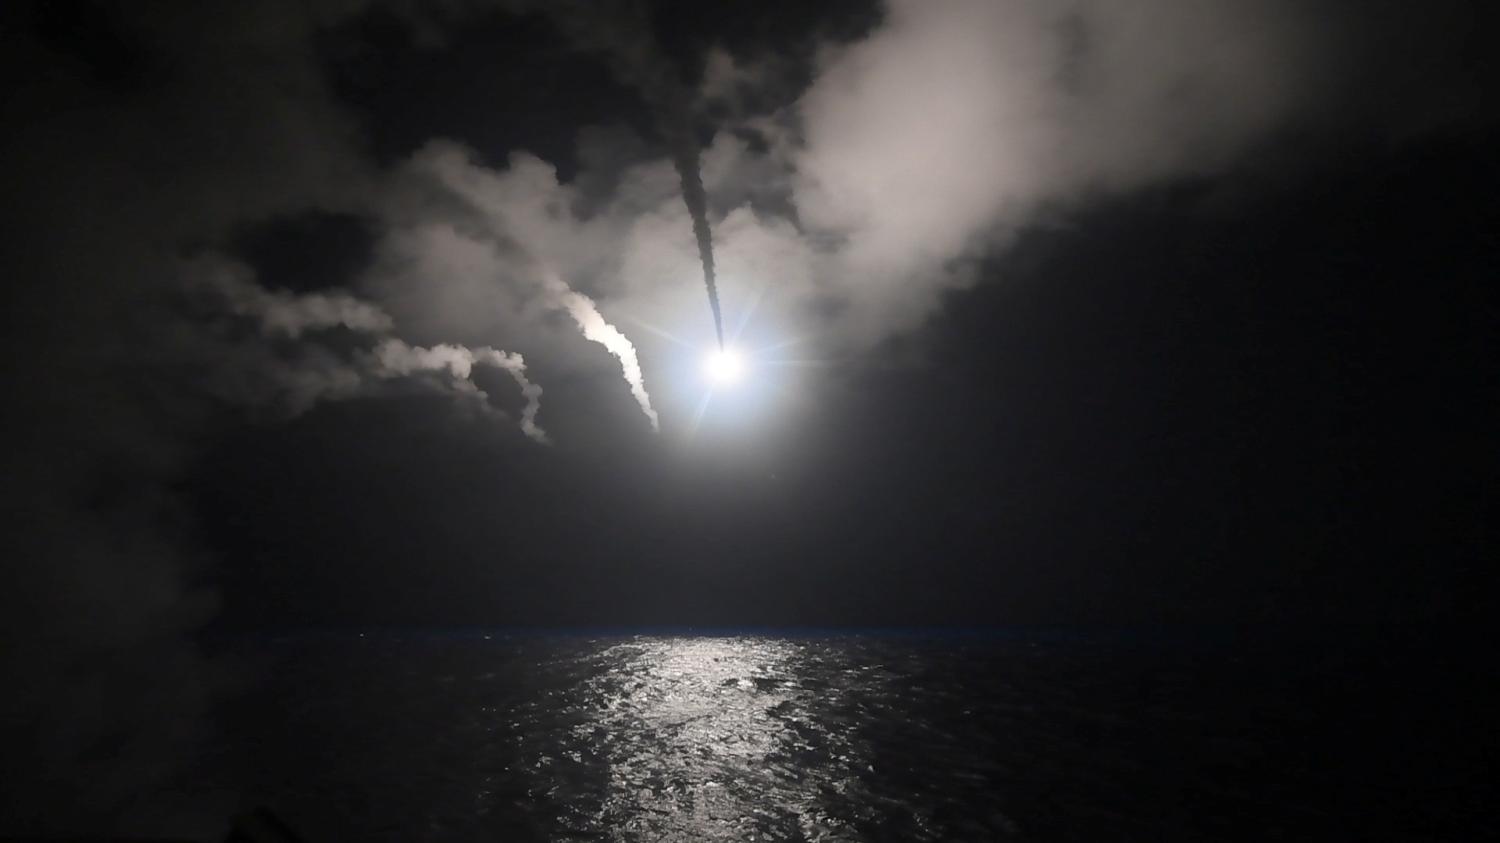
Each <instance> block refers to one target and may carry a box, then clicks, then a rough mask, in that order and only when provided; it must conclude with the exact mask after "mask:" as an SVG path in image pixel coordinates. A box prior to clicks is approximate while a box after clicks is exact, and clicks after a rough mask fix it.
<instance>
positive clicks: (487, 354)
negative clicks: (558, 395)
mask: <svg viewBox="0 0 1500 843" xmlns="http://www.w3.org/2000/svg"><path fill="white" fill-rule="evenodd" d="M373 357H374V360H375V362H376V369H375V374H376V376H378V377H401V376H404V375H410V374H413V373H415V372H440V371H444V370H446V371H447V372H448V373H449V374H450V375H452V376H453V378H454V381H455V387H456V388H457V389H459V390H460V391H464V392H470V393H473V394H474V395H475V396H476V397H478V398H480V399H484V398H485V397H486V396H485V394H484V392H483V391H482V390H480V389H479V387H477V386H475V385H474V382H473V381H472V380H470V375H472V374H473V371H474V367H475V366H476V365H489V366H494V367H495V368H497V369H504V370H505V371H506V372H509V373H510V376H511V378H512V379H514V380H515V382H516V385H517V386H519V387H520V388H521V395H523V396H525V398H526V406H525V408H524V409H522V410H521V432H522V433H524V434H526V436H528V437H529V438H531V439H532V440H534V441H536V442H539V443H541V444H544V445H546V444H549V443H550V442H551V440H550V439H549V438H548V437H547V432H546V431H544V430H542V428H541V426H539V425H538V424H537V423H536V416H537V413H538V412H539V411H540V410H541V408H542V388H541V387H540V386H537V385H536V384H534V383H532V382H531V380H530V379H529V378H527V377H526V361H525V359H524V358H522V357H521V355H519V354H514V353H511V352H505V351H501V350H499V349H496V348H490V347H489V346H481V347H479V348H474V349H470V348H466V347H464V346H461V345H451V344H448V343H442V344H439V345H435V346H432V347H431V348H423V347H422V346H417V345H408V344H406V343H405V342H402V341H401V340H399V339H395V338H390V339H386V340H382V341H381V343H380V344H379V345H378V346H376V347H375V351H374V352H373ZM481 403H482V405H483V406H486V407H487V406H489V404H488V402H485V401H482V402H481Z"/></svg>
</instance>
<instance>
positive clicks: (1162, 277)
mask: <svg viewBox="0 0 1500 843" xmlns="http://www.w3.org/2000/svg"><path fill="white" fill-rule="evenodd" d="M890 5H891V8H885V7H882V6H881V5H879V4H870V3H863V2H828V3H795V2H794V3H765V2H728V3H712V4H710V3H694V2H685V0H684V2H655V3H650V4H645V5H636V4H631V3H605V4H591V3H581V2H579V3H557V4H542V3H531V2H526V0H508V1H506V0H497V2H492V3H486V2H472V3H471V2H454V3H442V4H410V3H401V2H392V3H381V2H361V1H360V0H345V1H344V2H327V3H324V2H314V3H297V2H287V3H277V2H263V3H244V4H238V3H237V4H223V6H222V7H219V4H200V3H191V2H184V3H158V4H145V5H135V4H130V5H125V4H110V3H89V2H34V3H7V4H5V5H4V10H3V12H0V56H3V58H0V62H3V63H4V68H5V69H4V74H3V80H4V81H3V83H0V85H3V88H0V110H3V115H4V116H3V118H0V125H3V129H0V169H3V173H4V175H3V179H0V184H3V188H0V232H3V233H0V255H3V269H4V274H3V282H0V283H3V289H4V295H5V302H4V306H3V308H0V313H3V317H0V318H3V320H4V325H5V328H4V340H5V353H4V364H3V371H4V378H5V386H4V395H5V402H4V406H5V427H6V430H7V433H6V439H7V447H6V456H5V463H6V468H5V471H4V475H3V476H4V501H5V505H4V509H5V513H6V518H7V525H6V527H5V529H4V537H5V538H4V548H3V550H0V558H3V560H4V561H3V562H0V565H3V570H4V573H5V582H4V586H3V587H0V594H3V597H0V615H3V621H0V624H3V626H0V630H3V636H4V638H3V640H4V642H5V644H6V647H5V652H4V656H3V659H4V662H5V664H4V671H3V673H0V684H3V685H4V686H6V687H8V688H10V689H11V691H10V692H7V694H6V695H5V696H6V697H7V698H8V699H7V700H6V702H5V703H4V705H5V706H6V707H7V708H6V714H7V721H6V722H7V729H8V730H9V731H11V732H13V733H19V732H20V731H24V729H22V727H21V726H19V725H17V724H26V723H29V722H30V721H29V720H27V719H26V718H28V717H30V716H32V714H34V713H35V712H36V711H39V710H44V709H46V708H47V707H48V706H49V705H53V704H54V703H53V702H50V701H54V700H55V699H56V698H57V697H58V696H59V695H60V694H64V692H66V691H67V690H68V689H73V688H77V687H80V684H79V683H95V685H90V687H95V686H97V687H99V688H105V689H108V688H119V687H127V686H128V687H135V686H137V685H148V686H158V685H170V684H176V685H187V686H190V687H192V688H198V687H199V686H200V684H201V685H203V686H207V685H209V684H212V683H211V682H209V681H208V680H206V679H203V680H201V682H200V678H201V677H202V676H203V675H205V674H208V673H211V672H212V670H211V667H209V666H205V662H204V660H203V658H202V656H201V653H200V650H199V643H198V642H199V640H200V638H201V637H202V636H204V635H209V636H212V635H215V634H219V633H238V632H243V631H259V630H285V629H307V628H341V629H345V628H368V627H468V626H510V627H537V626H567V627H590V628H598V627H633V626H642V625H644V626H652V627H681V626H697V627H744V626H757V627H764V626H771V627H778V626H795V627H841V626H857V627H904V626H956V627H981V626H993V625H1010V624H1134V625H1140V624H1144V625H1160V624H1215V625H1218V624H1267V625H1272V626H1281V627H1293V626H1302V625H1309V624H1351V623H1352V624H1372V623H1374V624H1391V623H1395V624H1429V623H1451V622H1458V623H1463V622H1475V621H1479V620H1482V619H1483V618H1484V617H1485V616H1486V614H1487V613H1488V611H1489V607H1490V606H1491V605H1492V603H1491V600H1490V596H1489V588H1488V586H1489V585H1490V583H1491V582H1492V580H1493V575H1492V573H1491V569H1492V565H1493V546H1494V539H1493V529H1494V528H1493V527H1492V526H1490V521H1491V520H1492V518H1493V516H1494V514H1495V512H1494V510H1495V506H1494V497H1493V495H1494V491H1493V490H1494V488H1495V482H1496V479H1497V478H1496V468H1497V464H1500V461H1497V459H1496V457H1497V455H1496V452H1495V444H1494V430H1495V429H1496V423H1497V421H1500V419H1497V412H1496V407H1497V406H1500V404H1497V403H1496V400H1495V399H1496V397H1497V396H1496V388H1495V385H1496V378H1497V376H1500V367H1497V363H1496V361H1497V359H1500V356H1497V348H1496V331H1495V326H1496V318H1497V313H1500V311H1497V305H1500V297H1497V291H1496V286H1495V279H1496V271H1497V268H1500V240H1497V232H1500V163H1497V161H1496V158H1495V154H1494V151H1495V149H1497V148H1500V145H1497V141H1500V136H1497V132H1496V124H1495V117H1496V116H1497V115H1500V112H1497V111H1496V108H1495V106H1496V103H1495V98H1494V86H1493V80H1494V78H1495V73H1494V70H1495V69H1496V68H1495V63H1496V59H1495V54H1494V51H1493V49H1492V45H1493V39H1492V38H1491V37H1490V35H1489V33H1488V31H1487V29H1486V27H1485V26H1484V25H1483V21H1482V20H1481V16H1480V14H1479V11H1478V9H1479V7H1480V5H1481V4H1472V5H1467V4H1461V3H1448V2H1438V3H1422V4H1415V3H1400V2H1373V3H1353V2H1348V3H1346V2H1336V0H1326V2H1324V0H1319V2H1311V3H1309V2H1249V1H1248V0H1246V2H1241V1H1240V0H1214V1H1213V2H1192V3H1177V2H1170V1H1169V0H1151V2H1143V3H1131V4H1117V3H1112V2H1086V1H1085V0H1079V2H1067V3H1052V4H1031V3H983V2H970V3H961V2H960V3H938V2H931V3H927V2H898V3H892V4H890ZM685 145H686V146H685ZM684 150H686V151H688V152H691V154H692V155H693V156H694V157H695V158H696V159H697V160H698V163H699V168H700V170H701V174H702V179H703V185H704V190H705V195H706V201H707V208H706V213H707V220H708V222H709V224H710V226H711V228H712V231H713V237H714V242H713V246H714V251H715V260H716V268H717V270H718V281H719V287H720V291H721V294H722V296H723V309H724V322H725V330H726V334H729V335H730V336H731V342H732V344H733V345H735V346H736V347H737V348H738V349H739V350H740V351H741V353H743V355H744V356H745V358H746V363H747V371H746V372H745V374H744V377H743V378H742V379H741V380H740V381H739V382H737V383H733V384H714V383H710V382H709V381H707V380H706V379H705V378H704V376H703V374H702V372H701V368H700V367H701V361H702V359H703V358H704V356H705V355H706V354H708V353H709V352H710V350H711V349H712V347H713V342H714V341H713V323H712V318H711V315H710V311H709V306H708V301H707V298H706V296H705V291H704V285H703V277H702V270H701V267H700V263H699V253H698V249H697V247H696V245H695V242H694V233H693V226H692V221H691V219H690V217H689V209H688V206H687V205H686V204H685V203H684V201H683V192H682V189H681V184H682V182H681V179H680V176H679V173H678V172H677V171H676V170H675V169H674V166H673V159H674V156H681V155H682V154H683V152H684ZM580 308H583V309H584V310H587V309H588V308H592V309H593V313H594V314H595V315H596V318H601V319H602V320H604V322H606V323H607V325H609V326H613V327H614V328H615V329H617V331H618V333H617V334H614V336H619V337H621V338H622V339H623V340H624V341H625V342H627V343H629V344H630V346H631V347H630V349H629V351H628V354H629V355H637V359H638V361H639V370H640V382H639V384H638V385H637V386H636V391H635V392H633V391H632V384H630V383H628V382H627V381H628V380H629V378H628V377H622V374H627V373H628V371H629V364H628V360H627V361H622V358H621V357H619V356H617V355H618V353H619V351H620V346H619V345H618V344H615V345H610V344H607V343H604V342H600V341H595V340H593V339H591V338H590V337H588V336H586V335H585V331H586V328H585V326H584V323H583V318H584V317H583V316H582V315H581V314H582V313H583V310H580ZM610 342H616V341H615V340H611V341H610ZM491 349H493V351H491ZM515 355H519V356H515ZM627 358H628V355H627ZM622 362H624V365H622ZM538 388H539V390H540V391H539V392H538V391H537V389H538ZM710 392H712V397H711V398H710V399H709V400H707V401H706V402H705V396H706V395H708V394H709V393H710ZM648 410H649V412H647V411H648ZM653 414H654V415H655V417H656V425H657V428H658V429H654V428H653V422H652V415H653ZM100 665H105V666H106V667H103V668H101V667H100ZM16 677H21V678H19V679H18V678H16ZM101 677H102V678H101ZM23 686H24V688H25V690H24V691H23V692H21V693H16V692H15V689H17V688H19V687H23ZM105 693H106V695H108V693H111V692H108V691H106V692H105ZM207 693H208V692H207V691H203V692H202V694H204V695H206V694H207ZM181 696H182V695H179V697H174V699H180V698H181ZM185 696H186V697H188V698H190V699H189V701H188V702H181V703H179V702H172V703H167V705H168V706H172V705H178V704H181V705H184V706H188V707H191V708H196V707H198V706H199V705H201V698H200V696H199V695H198V692H197V691H192V692H188V693H187V694H186V695H185ZM26 728H29V727H26ZM9 738H10V736H8V738H7V739H8V740H9ZM68 751H71V750H62V751H60V752H61V754H60V755H59V756H58V757H65V756H66V754H67V752H68ZM59 763H71V762H59Z"/></svg>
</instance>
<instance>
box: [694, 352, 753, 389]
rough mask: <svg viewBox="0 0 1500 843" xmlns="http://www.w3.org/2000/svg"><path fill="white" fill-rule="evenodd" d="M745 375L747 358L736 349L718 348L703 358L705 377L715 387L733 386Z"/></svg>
mask: <svg viewBox="0 0 1500 843" xmlns="http://www.w3.org/2000/svg"><path fill="white" fill-rule="evenodd" d="M744 375H745V358H744V356H743V355H741V354H740V353H739V351H737V350H735V349H734V348H716V349H714V350H713V351H711V352H709V354H708V356H707V357H705V358H703V376H704V377H706V378H708V381H709V383H712V384H713V385H714V386H718V387H726V386H731V385H733V384H734V383H735V382H736V381H738V380H739V379H740V378H742V377H744Z"/></svg>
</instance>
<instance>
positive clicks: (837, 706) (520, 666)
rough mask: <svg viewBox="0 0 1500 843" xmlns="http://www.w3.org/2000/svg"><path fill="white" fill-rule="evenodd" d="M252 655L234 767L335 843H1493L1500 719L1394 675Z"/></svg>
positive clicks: (1061, 665)
mask: <svg viewBox="0 0 1500 843" xmlns="http://www.w3.org/2000/svg"><path fill="white" fill-rule="evenodd" d="M243 649H244V650H245V652H246V658H247V659H249V660H250V661H252V662H254V663H256V664H258V665H259V668H260V669H261V670H262V671H263V673H264V677H265V679H264V681H262V682H260V683H258V684H257V685H256V686H255V687H254V689H253V690H252V691H250V692H249V693H246V694H244V695H242V696H241V697H240V698H239V700H238V702H237V703H236V704H235V707H234V708H233V710H232V711H231V712H230V714H229V715H228V716H227V717H226V720H225V726H224V728H225V736H224V742H223V747H222V748H221V750H220V751H219V753H218V756H217V759H218V761H219V762H220V763H221V764H222V766H223V767H224V769H226V770H229V771H231V773H230V775H232V776H233V778H234V779H235V782H236V787H238V788H240V789H241V791H242V792H243V793H244V799H245V801H246V804H262V805H266V806H269V807H271V808H272V809H273V810H274V811H275V812H277V813H278V814H279V815H281V816H282V817H283V818H285V819H286V820H287V821H288V822H289V823H290V824H291V825H292V826H293V827H295V828H297V829H299V830H300V831H301V832H302V833H304V834H306V835H307V836H308V837H309V839H311V840H315V841H317V840H326V841H335V840H337V841H466V842H467V841H511V840H514V841H530V840H622V841H624V840H630V841H634V840H640V841H677V840H681V841H715V840H805V841H836V840H1038V841H1045V840H1089V841H1100V840H1142V841H1146V840H1153V841H1155V840H1222V839H1236V840H1237V839H1256V840H1278V839H1298V840H1301V839H1307V840H1333V839H1381V840H1439V839H1458V838H1460V837H1471V836H1472V832H1473V831H1474V830H1475V829H1476V828H1477V827H1483V826H1484V824H1485V823H1486V822H1488V823H1490V824H1491V825H1493V822H1494V821H1493V820H1492V819H1486V818H1487V817H1488V815H1489V814H1490V813H1491V812H1490V810H1489V808H1488V807H1487V800H1486V797H1485V795H1484V794H1482V793H1481V792H1480V790H1479V786H1478V784H1477V782H1478V781H1479V780H1480V777H1481V775H1482V772H1481V771H1483V770H1484V769H1486V767H1487V766H1488V765H1489V764H1490V763H1492V762H1493V761H1494V760H1495V759H1494V758H1493V756H1492V754H1491V752H1490V748H1489V747H1488V746H1486V745H1485V743H1484V742H1483V741H1481V740H1476V739H1475V737H1476V736H1475V735H1474V734H1473V733H1472V731H1471V730H1472V729H1473V728H1475V727H1474V724H1476V723H1478V722H1480V720H1479V719H1477V718H1476V717H1475V716H1476V715H1478V714H1480V712H1478V710H1477V708H1466V707H1465V706H1467V705H1472V706H1478V705H1479V704H1478V703H1477V702H1475V701H1472V700H1467V698H1466V697H1465V695H1464V694H1463V693H1462V691H1461V690H1458V691H1453V692H1451V693H1450V692H1446V691H1445V692H1441V693H1440V692H1439V690H1438V689H1437V688H1438V686H1437V685H1435V684H1434V678H1433V677H1437V676H1442V675H1447V674H1446V673H1445V669H1443V668H1441V667H1438V668H1433V669H1430V670H1426V671H1425V672H1419V673H1418V674H1417V675H1413V674H1412V673H1411V672H1410V671H1409V670H1407V669H1406V668H1405V667H1402V668H1401V669H1400V670H1397V669H1396V668H1394V667H1393V666H1392V665H1391V664H1390V663H1389V662H1388V660H1384V659H1383V657H1382V656H1380V655H1379V654H1378V653H1376V654H1374V655H1371V654H1370V653H1369V652H1361V653H1358V654H1351V653H1350V652H1349V651H1348V650H1347V649H1341V648H1328V649H1326V650H1324V651H1317V652H1313V651H1310V650H1309V648H1306V647H1275V648H1264V647H1262V648H1255V647H1245V646H1243V645H1240V644H1234V645H1227V644H1209V643H1203V642H1192V641H1189V642H1180V641H1179V642H1169V643H1163V642H1160V641H1124V640H1118V639H1113V640H1104V641H1100V640H1090V639H1086V638H1077V637H1072V638H1070V637H1068V636H1056V635H1053V636H1042V637H1041V638H1040V639H1039V638H1038V637H1036V636H951V635H949V636H918V635H832V636H827V635H824V636H766V635H729V636H652V635H640V636H586V635H573V636H557V637H545V636H532V635H527V636H505V635H501V634H498V633H494V634H483V633H473V634H464V635H388V634H386V635H377V634H370V635H366V636H363V637H361V636H358V635H344V636H318V637H311V638H309V637H300V638H290V639H284V640H274V641H272V640H266V641H259V642H257V643H256V644H255V646H254V647H248V648H243ZM1403 664H1404V663H1403ZM1413 682H1415V683H1416V685H1415V686H1413ZM1424 684H1425V687H1424ZM1443 687H1454V688H1461V686H1451V685H1450V686H1443ZM1466 718H1469V719H1466Z"/></svg>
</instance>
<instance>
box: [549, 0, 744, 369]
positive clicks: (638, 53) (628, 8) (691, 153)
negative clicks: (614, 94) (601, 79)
mask: <svg viewBox="0 0 1500 843" xmlns="http://www.w3.org/2000/svg"><path fill="white" fill-rule="evenodd" d="M523 5H524V4H523ZM532 8H539V9H540V10H542V11H544V12H545V13H547V14H548V15H550V17H551V19H552V21H553V22H554V24H556V26H557V27H558V29H559V30H560V31H562V32H563V33H564V34H565V35H566V36H567V37H568V38H569V39H570V40H572V41H573V43H574V44H575V45H577V46H579V47H581V48H583V49H586V50H592V51H595V52H598V53H601V54H602V55H604V56H605V57H606V58H607V59H609V61H610V63H611V65H612V66H613V67H614V69H615V70H616V72H618V73H619V74H620V76H621V78H623V79H624V80H625V81H626V82H628V83H629V84H630V85H632V86H633V87H634V88H635V89H636V90H637V91H638V92H640V95H641V98H642V99H643V100H645V102H646V105H647V107H648V108H650V109H651V111H652V113H654V114H655V115H656V117H657V120H658V121H659V123H660V126H661V129H662V132H663V134H664V135H665V136H666V137H665V140H666V142H667V145H668V147H670V149H671V153H672V165H673V166H674V167H676V168H677V175H678V177H679V178H680V179H681V181H682V201H683V203H684V204H686V205H687V209H688V215H689V216H691V217H692V218H693V237H694V238H696V239H697V241H698V259H699V260H700V261H701V262H702V264H703V285H704V286H705V287H707V288H708V306H709V309H710V310H712V311H713V314H714V336H715V337H717V338H718V340H719V348H721V349H722V348H723V347H724V316H723V314H722V313H721V311H720V309H719V286H718V283H717V281H716V280H715V278H714V241H713V233H712V232H711V231H710V230H709V227H708V196H707V194H706V193H705V191H704V189H703V176H702V175H701V174H700V173H699V170H698V167H699V164H698V138H697V137H696V136H695V133H694V129H693V109H692V97H691V95H690V93H689V91H688V88H687V86H686V85H685V84H683V81H682V79H681V77H679V76H678V73H677V70H676V68H674V67H672V65H671V63H670V62H668V61H667V60H666V59H665V58H663V57H662V54H661V51H660V50H659V49H657V46H656V39H655V37H654V36H653V35H652V32H651V25H650V21H649V20H648V18H647V15H646V11H645V9H644V7H643V6H642V5H641V4H640V3H638V2H633V0H614V2H608V1H607V0H573V2H568V0H553V2H549V3H545V4H540V5H539V6H532Z"/></svg>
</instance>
